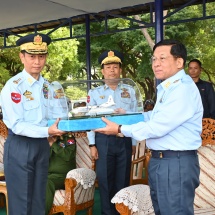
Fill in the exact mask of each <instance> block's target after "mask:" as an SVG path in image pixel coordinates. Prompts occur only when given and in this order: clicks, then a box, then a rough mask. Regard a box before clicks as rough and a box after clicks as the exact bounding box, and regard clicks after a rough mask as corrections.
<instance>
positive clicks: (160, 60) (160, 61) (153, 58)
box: [151, 55, 179, 64]
mask: <svg viewBox="0 0 215 215" xmlns="http://www.w3.org/2000/svg"><path fill="white" fill-rule="evenodd" d="M169 57H174V58H179V56H172V55H171V56H161V57H159V58H157V57H154V56H152V57H151V63H152V64H154V63H155V62H156V61H157V60H158V61H159V63H164V62H165V61H166V59H167V58H169Z"/></svg>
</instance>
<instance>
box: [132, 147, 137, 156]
mask: <svg viewBox="0 0 215 215" xmlns="http://www.w3.org/2000/svg"><path fill="white" fill-rule="evenodd" d="M135 153H136V146H132V155H135Z"/></svg>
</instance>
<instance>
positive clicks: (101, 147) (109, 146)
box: [96, 133, 132, 215]
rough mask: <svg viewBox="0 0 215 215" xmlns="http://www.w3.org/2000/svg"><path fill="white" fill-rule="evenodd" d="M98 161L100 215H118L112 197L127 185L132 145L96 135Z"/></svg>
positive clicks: (121, 139) (113, 137)
mask: <svg viewBox="0 0 215 215" xmlns="http://www.w3.org/2000/svg"><path fill="white" fill-rule="evenodd" d="M96 147H97V149H98V155H99V159H98V160H97V161H96V173H97V178H98V184H99V192H100V200H101V208H102V215H115V214H119V213H118V212H117V211H116V209H115V205H114V204H112V203H111V199H112V198H113V196H114V195H115V194H116V193H117V192H118V191H119V190H121V189H122V188H124V187H127V186H128V185H129V179H130V170H131V155H132V143H131V139H130V138H127V137H124V138H121V137H116V136H108V135H104V134H99V133H97V134H96Z"/></svg>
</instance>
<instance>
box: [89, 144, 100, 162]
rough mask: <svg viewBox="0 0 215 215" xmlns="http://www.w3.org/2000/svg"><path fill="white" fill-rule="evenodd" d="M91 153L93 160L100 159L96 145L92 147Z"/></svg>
mask: <svg viewBox="0 0 215 215" xmlns="http://www.w3.org/2000/svg"><path fill="white" fill-rule="evenodd" d="M90 155H91V158H92V160H97V159H99V154H98V150H97V148H96V146H92V147H90Z"/></svg>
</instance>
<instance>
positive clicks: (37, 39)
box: [33, 35, 43, 45]
mask: <svg viewBox="0 0 215 215" xmlns="http://www.w3.org/2000/svg"><path fill="white" fill-rule="evenodd" d="M42 43H43V39H42V37H41V36H40V35H37V36H35V37H34V42H33V44H34V45H41V44H42Z"/></svg>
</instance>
